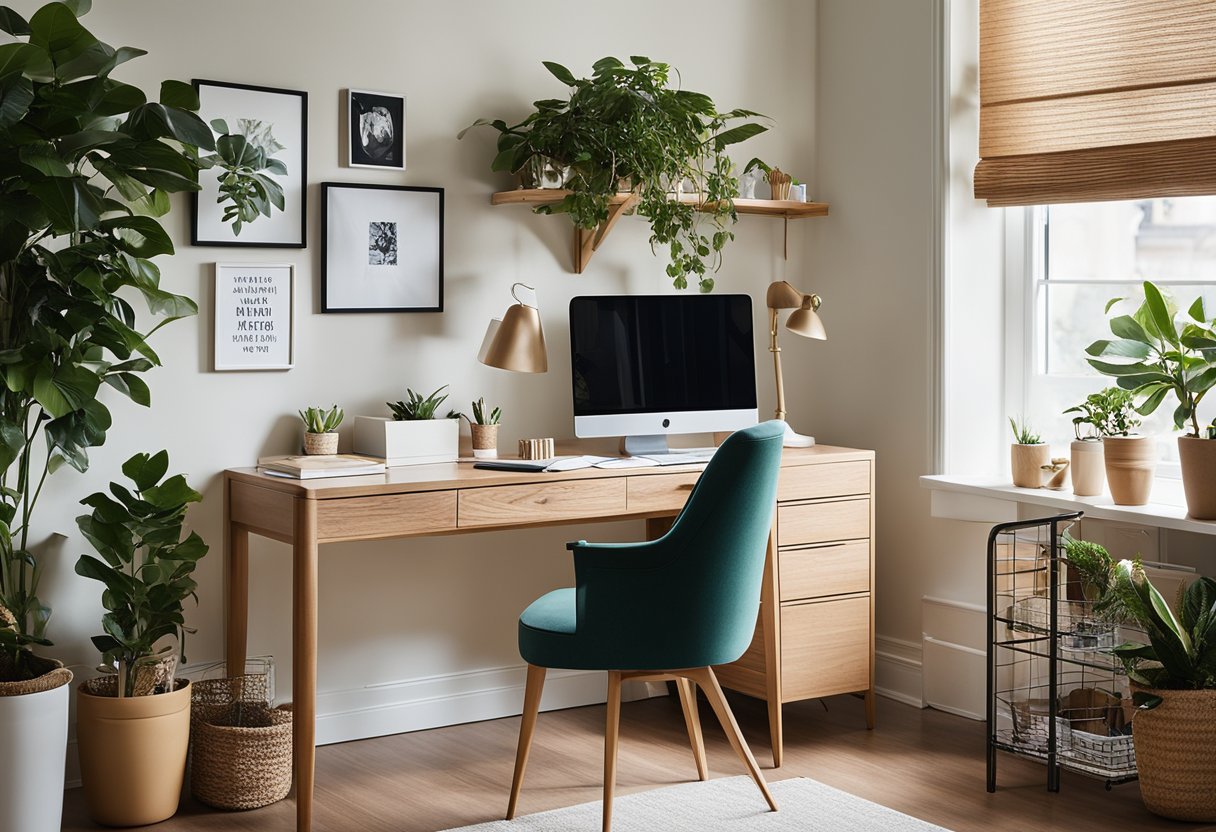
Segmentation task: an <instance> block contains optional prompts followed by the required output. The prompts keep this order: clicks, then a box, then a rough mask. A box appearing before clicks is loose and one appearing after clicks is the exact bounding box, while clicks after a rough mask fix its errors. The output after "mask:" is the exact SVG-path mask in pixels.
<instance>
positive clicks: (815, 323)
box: [785, 295, 828, 341]
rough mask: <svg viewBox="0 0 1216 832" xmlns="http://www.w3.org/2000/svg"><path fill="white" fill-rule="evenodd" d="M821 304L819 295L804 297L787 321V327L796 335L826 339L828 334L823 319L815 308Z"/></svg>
mask: <svg viewBox="0 0 1216 832" xmlns="http://www.w3.org/2000/svg"><path fill="white" fill-rule="evenodd" d="M817 306H819V296H818V295H807V296H805V297H804V298H803V301H802V306H801V307H799V308H798V309H795V310H794V311H793V312H791V313H790V317H789V319H788V320H787V321H786V322H785V328H786V329H788V330H789V331H790V332H792V333H794V334H795V335H801V336H803V337H805V338H814V339H816V340H818V341H826V340H827V337H828V334H827V331H826V330H824V328H823V321H822V320H820V318H819V313H818V312H816V311H815V308H816V307H817Z"/></svg>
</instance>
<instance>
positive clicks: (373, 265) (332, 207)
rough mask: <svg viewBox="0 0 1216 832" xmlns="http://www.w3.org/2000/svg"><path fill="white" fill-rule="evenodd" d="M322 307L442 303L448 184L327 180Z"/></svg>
mask: <svg viewBox="0 0 1216 832" xmlns="http://www.w3.org/2000/svg"><path fill="white" fill-rule="evenodd" d="M321 234H322V237H321V311H322V312H442V311H443V188H415V187H404V186H398V185H364V184H353V183H347V182H323V183H321Z"/></svg>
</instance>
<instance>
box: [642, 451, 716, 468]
mask: <svg viewBox="0 0 1216 832" xmlns="http://www.w3.org/2000/svg"><path fill="white" fill-rule="evenodd" d="M714 450H715V449H714V448H706V449H701V448H693V449H689V450H687V451H673V452H671V453H666V454H639V455H638V458H639V459H649V460H650V461H652V462H653V463H655V464H656V465H699V464H701V463H703V462H709V460H710V459H712V458H713V455H714Z"/></svg>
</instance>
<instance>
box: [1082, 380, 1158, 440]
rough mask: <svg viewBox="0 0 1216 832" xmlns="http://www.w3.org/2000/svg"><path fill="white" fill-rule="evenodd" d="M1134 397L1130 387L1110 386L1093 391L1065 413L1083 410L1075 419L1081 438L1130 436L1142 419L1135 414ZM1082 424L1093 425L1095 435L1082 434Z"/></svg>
mask: <svg viewBox="0 0 1216 832" xmlns="http://www.w3.org/2000/svg"><path fill="white" fill-rule="evenodd" d="M1134 404H1135V402H1134V400H1133V398H1132V393H1131V391H1130V390H1124V389H1123V388H1122V387H1107V388H1106V389H1105V390H1102V391H1100V392H1097V393H1090V394H1089V395H1088V396H1086V397H1085V401H1084V402H1083V403H1081V404H1079V405H1077V406H1076V407H1070V408H1068V410H1065V411H1064V413H1065V414H1068V413H1080V414H1081V415H1080V416H1074V417H1073V419H1072V427H1073V430H1074V431H1076V434H1077V438H1078V439H1097V438H1099V437H1102V436H1127V435H1128V434H1130V433H1131V432H1132V431H1133V430H1134V429H1135V428H1138V427H1140V420H1139V419H1137V418H1136V417H1135V416H1133V415H1132V414H1133V412H1134ZM1081 425H1089V426H1090V427H1092V428H1093V435H1092V436H1089V437H1086V436H1082V435H1081Z"/></svg>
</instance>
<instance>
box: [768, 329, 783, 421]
mask: <svg viewBox="0 0 1216 832" xmlns="http://www.w3.org/2000/svg"><path fill="white" fill-rule="evenodd" d="M777 314H778V313H777V310H776V309H774V308H772V307H769V310H768V335H769V346H768V351H769V352H771V353H772V354H773V374H774V375H775V376H776V379H777V413H776V418H778V419H781V420H782V421H785V384H784V383H783V382H782V379H781V347H780V346H778V345H777Z"/></svg>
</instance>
